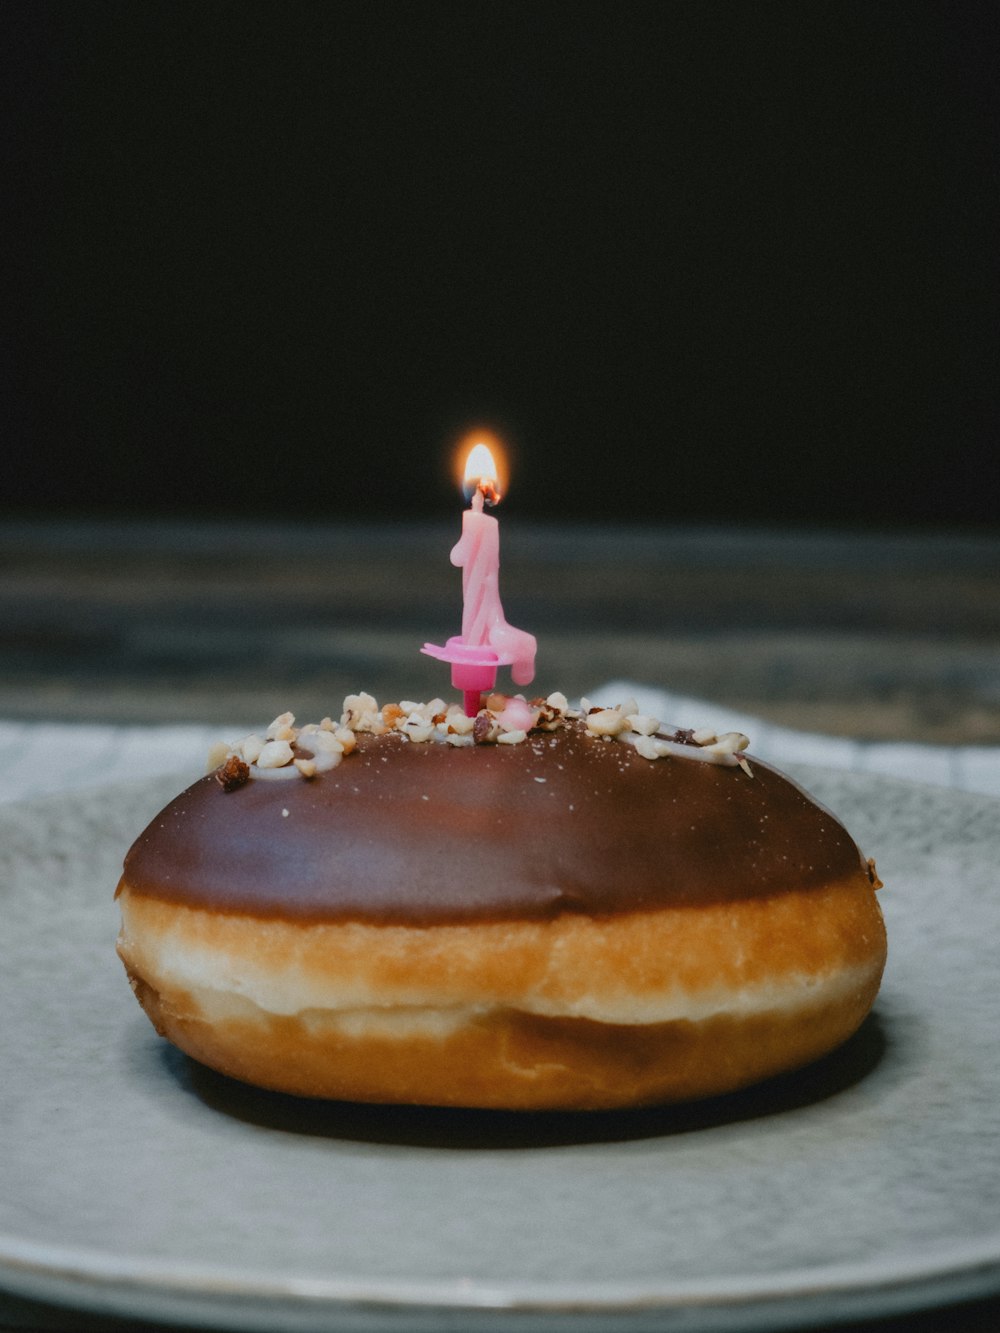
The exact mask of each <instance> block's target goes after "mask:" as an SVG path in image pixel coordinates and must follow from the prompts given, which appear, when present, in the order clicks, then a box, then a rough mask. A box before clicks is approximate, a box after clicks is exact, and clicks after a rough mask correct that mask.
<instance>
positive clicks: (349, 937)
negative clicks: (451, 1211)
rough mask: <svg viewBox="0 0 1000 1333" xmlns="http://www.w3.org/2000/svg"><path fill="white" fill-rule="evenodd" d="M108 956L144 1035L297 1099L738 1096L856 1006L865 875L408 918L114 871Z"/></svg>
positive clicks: (868, 954) (859, 1013)
mask: <svg viewBox="0 0 1000 1333" xmlns="http://www.w3.org/2000/svg"><path fill="white" fill-rule="evenodd" d="M118 902H119V905H120V907H121V912H122V927H121V932H120V935H119V939H118V952H119V955H120V957H121V959H122V961H123V963H124V964H125V968H126V970H127V972H128V976H129V980H130V982H131V984H132V987H133V989H134V991H135V994H136V996H137V998H138V1000H139V1002H140V1004H141V1005H142V1007H143V1008H144V1010H145V1011H146V1013H147V1014H148V1016H149V1018H150V1019H151V1020H152V1022H153V1024H154V1025H155V1027H156V1028H157V1030H158V1031H159V1032H160V1033H161V1034H162V1035H163V1036H165V1037H167V1038H168V1039H169V1040H170V1041H171V1042H173V1043H174V1044H175V1045H176V1046H178V1047H179V1048H180V1049H181V1050H183V1051H185V1052H186V1053H187V1054H188V1055H191V1056H193V1057H194V1058H195V1059H197V1060H199V1061H201V1062H202V1063H204V1064H206V1065H209V1066H210V1067H212V1068H214V1069H216V1070H218V1071H220V1072H222V1073H224V1074H227V1075H230V1076H231V1077H234V1078H237V1079H241V1080H244V1081H246V1082H248V1083H253V1084H256V1085H258V1086H261V1087H264V1088H271V1089H275V1090H278V1091H282V1092H287V1093H293V1094H296V1095H299V1096H305V1097H322V1098H337V1099H346V1100H358V1101H368V1102H395V1103H420V1104H426V1105H441V1106H467V1107H492V1108H506V1109H518V1110H539V1109H577V1110H588V1109H590V1110H596V1109H606V1108H614V1107H624V1106H640V1105H646V1104H652V1103H667V1102H675V1101H682V1100H689V1099H693V1098H699V1097H705V1096H710V1095H713V1094H716V1093H721V1092H727V1091H731V1090H734V1089H737V1088H740V1087H744V1086H747V1085H749V1084H751V1083H754V1082H757V1081H758V1080H760V1079H763V1078H766V1077H769V1076H771V1075H774V1074H777V1073H780V1072H783V1071H785V1070H788V1069H792V1068H795V1067H797V1066H800V1065H802V1064H805V1063H807V1062H809V1061H811V1060H813V1059H815V1058H817V1057H818V1056H820V1055H823V1054H825V1053H826V1052H828V1051H830V1050H831V1049H833V1048H834V1047H835V1046H837V1045H838V1044H840V1043H841V1042H843V1041H844V1040H846V1038H847V1037H849V1036H850V1035H851V1034H852V1033H853V1032H854V1031H855V1030H856V1029H857V1027H858V1026H859V1025H860V1023H861V1022H862V1020H863V1019H864V1017H865V1015H866V1014H867V1013H868V1011H869V1009H870V1008H871V1005H872V1003H873V1001H874V998H875V995H876V993H877V991H878V987H879V982H880V979H881V975H882V970H883V966H884V963H885V956H886V940H885V930H884V926H883V922H882V916H881V912H880V910H879V907H878V903H877V901H876V899H875V893H874V890H873V887H872V883H871V881H870V879H869V877H868V876H867V875H866V874H865V873H864V871H863V869H861V868H860V867H859V869H858V871H857V872H856V873H854V874H851V875H849V876H846V877H842V878H840V879H837V880H836V881H834V882H832V883H829V884H826V885H823V886H819V887H816V886H813V887H810V888H809V889H808V890H786V891H783V892H780V893H775V894H772V895H763V896H760V895H758V896H747V897H743V898H736V899H734V900H732V901H726V902H719V903H713V904H702V905H699V906H690V905H685V906H676V907H662V908H658V909H657V910H654V911H635V912H627V913H618V914H614V915H605V916H590V915H584V914H581V913H563V914H561V915H558V916H555V917H553V918H551V919H548V920H502V921H481V922H471V923H470V922H460V923H454V924H435V925H432V926H412V925H404V924H394V923H381V922H380V923H373V922H365V921H327V922H324V921H312V922H303V921H296V920H294V919H290V920H282V919H279V918H275V917H260V916H248V915H242V914H239V913H235V912H226V911H219V910H212V909H208V908H204V907H198V906H191V905H187V904H179V903H177V902H170V901H164V900H162V899H158V898H155V897H151V896H148V895H146V894H144V893H141V892H138V891H136V890H135V889H134V888H133V887H132V886H131V885H130V884H129V883H128V881H127V879H123V880H122V881H121V883H120V885H119V890H118Z"/></svg>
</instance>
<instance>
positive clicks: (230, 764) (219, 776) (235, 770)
mask: <svg viewBox="0 0 1000 1333" xmlns="http://www.w3.org/2000/svg"><path fill="white" fill-rule="evenodd" d="M215 777H216V781H217V782H219V783H220V784H221V786H222V790H223V791H236V789H237V788H238V787H242V786H243V784H244V783H245V782H248V781H249V780H250V765H249V764H246V763H244V762H243V760H242V759H241V758H240V757H239V755H236V754H231V755H230V756H229V758H228V759H227V760H226V762H225V763H224V764H223V765H222V767H221V768H220V769H218V771H217V772H216V774H215Z"/></svg>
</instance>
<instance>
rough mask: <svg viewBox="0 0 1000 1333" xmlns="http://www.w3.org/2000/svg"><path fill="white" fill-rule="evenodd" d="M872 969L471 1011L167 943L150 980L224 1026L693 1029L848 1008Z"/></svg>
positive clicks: (427, 994)
mask: <svg viewBox="0 0 1000 1333" xmlns="http://www.w3.org/2000/svg"><path fill="white" fill-rule="evenodd" d="M872 970H873V965H871V964H864V965H859V966H856V967H853V968H848V969H842V970H839V971H837V972H834V973H831V974H829V975H826V976H823V975H819V976H816V975H813V976H808V975H796V976H791V977H787V978H784V979H782V980H781V981H778V982H761V983H758V984H755V985H744V986H739V987H736V988H731V987H726V986H721V985H720V986H712V987H705V988H702V989H700V990H697V991H690V990H682V989H680V988H670V989H662V990H660V991H657V992H653V993H651V994H647V995H643V996H636V995H635V994H631V993H628V992H625V991H622V992H621V993H620V994H619V995H617V996H615V995H603V996H600V997H598V996H595V995H592V994H585V993H584V994H580V995H577V996H573V997H559V998H553V997H552V996H548V995H545V994H544V993H536V994H533V995H531V994H529V995H521V996H517V997H516V998H510V999H508V998H506V997H503V996H500V995H490V994H486V993H484V994H483V995H482V996H478V997H475V999H474V1000H472V1001H471V1002H456V1003H455V1004H449V1003H448V1002H444V1003H442V1002H441V999H440V994H439V992H437V991H435V989H434V988H433V987H431V986H428V987H426V988H416V987H413V986H411V987H407V988H399V989H397V990H396V991H395V992H394V993H393V994H392V995H391V996H389V997H387V996H386V995H385V994H384V993H380V994H375V993H374V991H373V989H372V988H371V987H369V986H367V985H366V984H364V983H363V982H361V981H359V980H357V979H355V980H353V981H352V980H347V979H338V978H337V977H330V978H323V979H322V980H317V979H315V978H313V977H307V976H305V975H303V974H301V973H297V972H296V971H295V970H294V969H287V970H285V971H282V972H277V973H274V974H270V973H267V974H265V973H264V972H263V971H260V970H256V969H254V968H253V966H252V964H251V965H248V964H247V963H246V962H245V961H243V960H241V961H240V962H239V964H238V965H237V964H233V963H227V961H226V960H225V959H222V958H220V957H219V956H218V955H216V954H211V953H210V952H209V951H205V950H198V949H196V948H190V947H187V946H185V947H184V948H183V949H182V948H179V947H177V946H176V945H175V944H174V943H173V942H171V941H165V942H164V944H163V947H162V948H161V949H160V950H158V951H157V954H156V958H155V968H154V973H155V974H154V975H152V976H149V977H147V980H149V981H151V982H152V983H153V984H154V985H160V984H163V985H165V986H166V987H167V988H168V989H169V988H174V987H178V988H180V989H183V990H187V991H190V992H192V993H194V994H195V995H196V996H197V997H198V1000H199V1003H200V1004H202V1005H203V1007H205V1008H210V1009H212V1010H213V1012H215V1013H217V1014H219V1015H220V1016H222V1015H223V1014H224V1013H225V1012H227V1011H228V1009H227V1007H231V1008H232V1012H233V1013H234V1014H235V1013H236V1012H237V1011H240V1010H242V1009H243V1007H244V1006H245V1005H250V1006H253V1008H255V1009H258V1010H261V1011H263V1012H265V1013H268V1014H273V1015H275V1016H278V1017H292V1016H296V1015H298V1016H303V1015H308V1014H310V1013H312V1014H322V1015H323V1017H324V1021H326V1020H327V1019H328V1018H331V1017H334V1016H336V1017H337V1019H338V1021H339V1022H342V1023H347V1024H351V1023H353V1024H361V1025H363V1026H365V1025H367V1026H370V1025H371V1024H372V1023H382V1022H391V1023H392V1024H393V1025H398V1023H401V1022H402V1023H411V1024H416V1025H417V1027H419V1028H421V1029H423V1028H426V1026H427V1024H432V1025H437V1026H440V1025H441V1024H444V1025H445V1027H449V1026H450V1027H457V1026H460V1025H461V1024H462V1023H464V1022H466V1021H468V1020H469V1018H471V1017H473V1016H476V1015H482V1014H485V1013H488V1012H490V1011H491V1010H499V1009H517V1010H520V1011H522V1012H525V1013H529V1014H536V1015H539V1016H543V1017H549V1018H585V1019H590V1020H591V1021H593V1022H598V1023H619V1024H626V1025H644V1024H652V1023H668V1022H677V1021H686V1022H691V1023H698V1022H702V1021H704V1020H705V1019H709V1018H713V1017H716V1016H718V1015H723V1014H729V1015H732V1016H734V1017H740V1018H746V1017H750V1016H752V1015H755V1014H763V1013H770V1012H782V1011H784V1012H790V1011H793V1010H796V1009H799V1008H801V1007H802V1006H803V1005H806V1006H809V1007H812V1006H820V1005H824V1004H829V1003H831V1002H833V1003H836V1002H837V1001H839V1000H841V999H846V998H847V997H848V996H849V995H850V994H852V993H854V992H856V991H857V990H858V989H861V988H863V987H865V986H866V985H868V984H869V982H870V980H871V976H872Z"/></svg>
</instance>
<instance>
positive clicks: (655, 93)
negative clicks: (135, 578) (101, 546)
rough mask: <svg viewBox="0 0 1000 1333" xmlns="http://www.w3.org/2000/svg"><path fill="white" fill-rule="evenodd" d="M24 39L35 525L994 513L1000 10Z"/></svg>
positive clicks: (284, 15) (927, 521)
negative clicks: (464, 456)
mask: <svg viewBox="0 0 1000 1333" xmlns="http://www.w3.org/2000/svg"><path fill="white" fill-rule="evenodd" d="M0 26H2V32H0V50H2V64H3V68H2V70H0V74H2V94H0V95H2V98H3V121H4V127H5V131H6V132H5V135H4V148H3V153H4V161H3V176H4V190H3V193H4V195H5V198H6V209H7V213H8V218H9V221H10V223H11V224H12V225H11V226H10V228H9V231H8V242H7V245H6V247H5V250H6V255H5V265H4V267H5V270H6V272H5V278H4V286H5V290H4V291H3V293H2V297H3V306H4V310H3V315H2V319H0V327H2V330H3V382H2V396H3V400H2V418H0V429H2V434H3V439H4V444H3V457H4V459H5V467H4V469H3V480H2V484H0V512H5V513H6V514H7V515H8V516H10V515H12V514H17V515H28V514H48V513H55V512H58V513H62V514H66V513H81V514H112V515H114V514H123V515H124V514H133V515H134V514H140V515H147V514H148V515H185V514H195V515H199V514H200V515H213V516H214V515H238V516H239V515H242V516H247V515H251V516H252V515H274V516H279V517H292V518H294V517H295V516H297V515H301V516H303V517H309V518H323V517H331V518H336V517H339V516H344V515H350V516H353V517H359V516H360V517H368V516H373V517H375V516H379V515H382V514H401V515H403V514H405V515H408V516H433V515H435V514H443V513H445V512H448V511H449V510H453V509H454V508H455V507H456V506H457V504H458V503H459V500H458V497H457V495H456V493H455V491H454V489H453V483H452V480H451V478H450V475H449V453H450V450H451V448H452V445H453V443H454V440H455V439H456V437H457V436H458V435H459V434H461V433H462V432H463V431H464V430H465V429H467V428H468V427H470V426H472V425H475V424H479V423H483V424H486V425H488V426H490V427H492V428H493V429H494V430H496V431H498V432H500V434H501V435H503V436H504V437H505V438H506V439H507V441H508V442H509V444H510V445H511V447H512V450H513V454H514V459H513V463H514V471H513V476H512V484H511V501H510V506H509V508H510V510H512V511H513V510H515V509H516V512H517V514H522V515H526V516H538V517H541V516H549V517H554V518H566V519H574V518H601V517H608V518H615V519H629V518H634V519H636V520H641V521H658V520H665V521H688V520H693V521H702V520H706V521H715V520H718V521H721V522H726V523H747V524H752V523H774V522H776V523H783V524H784V523H788V524H794V525H797V526H798V525H802V524H809V523H814V524H846V525H869V526H870V525H873V524H874V525H879V526H900V525H903V526H906V525H909V526H914V525H916V526H921V525H924V526H951V527H956V526H957V527H963V526H964V527H980V528H995V527H996V526H997V523H998V504H997V497H998V493H1000V487H998V480H1000V478H998V469H997V448H996V438H997V425H998V415H1000V414H998V404H997V391H996V365H997V352H998V350H1000V348H998V344H997V331H996V316H997V303H996V291H997V270H996V238H997V223H998V221H1000V218H998V212H1000V210H998V207H997V203H998V194H997V174H998V173H997V119H996V112H997V102H996V92H995V87H996V80H997V59H996V57H997V46H998V42H997V38H998V32H1000V6H997V5H996V4H995V3H992V2H991V3H979V2H977V0H963V2H962V3H954V4H950V3H939V4H927V3H895V4H888V3H878V2H872V0H864V3H819V2H816V3H801V2H800V3H783V4H772V3H755V4H721V3H711V2H710V0H708V2H706V0H700V2H699V3H692V4H687V3H684V4H671V3H663V2H661V3H645V2H641V0H636V2H632V3H629V2H628V0H620V2H619V3H608V4H604V3H592V2H589V0H588V2H585V3H579V2H578V3H572V2H571V0H570V2H567V3H563V4H560V5H555V4H547V3H520V2H519V0H517V2H514V3H511V2H510V0H493V2H492V3H488V4H484V3H480V2H479V0H465V2H464V3H457V4H453V3H450V2H449V3H416V4H413V3H406V4H404V3H377V2H375V0H367V2H366V3H361V4H344V3H338V4H327V3H315V4H312V3H277V2H276V3H273V4H260V3H249V2H248V0H244V2H243V3H223V2H221V0H216V2H212V0H198V3H187V2H185V0H180V2H175V3H165V2H163V0H141V2H140V3H136V0H125V3H107V2H103V0H94V2H92V3H71V2H67V3H63V4H59V3H53V2H52V0H31V2H30V3H10V0H8V3H6V4H4V6H3V8H2V10H0ZM515 496H516V504H515ZM510 516H511V517H514V514H513V513H511V515H510Z"/></svg>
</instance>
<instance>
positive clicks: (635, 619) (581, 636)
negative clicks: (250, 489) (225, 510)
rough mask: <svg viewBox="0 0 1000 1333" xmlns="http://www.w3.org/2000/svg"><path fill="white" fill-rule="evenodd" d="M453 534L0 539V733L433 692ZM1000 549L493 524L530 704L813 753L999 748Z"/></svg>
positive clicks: (846, 537) (450, 587)
mask: <svg viewBox="0 0 1000 1333" xmlns="http://www.w3.org/2000/svg"><path fill="white" fill-rule="evenodd" d="M456 537H457V530H456V526H455V525H449V524H445V523H442V524H416V523H406V524H403V523H400V524H383V525H375V524H355V525H346V524H340V525H336V526H330V527H320V526H315V525H305V524H303V525H295V526H292V525H287V524H286V525H279V524H265V523H242V524H235V523H229V524H225V523H218V524H203V523H202V524H183V523H169V524H168V523H159V524H149V523H138V522H130V523H124V522H122V523H117V524H116V523H110V522H108V523H34V524H30V523H17V524H13V523H8V524H7V525H6V527H0V718H19V719H39V720H49V721H51V720H80V721H108V722H111V721H118V722H180V721H196V722H216V721H227V722H229V721H244V720H245V721H246V722H247V723H248V724H252V725H259V724H260V721H261V719H267V720H269V719H270V718H271V717H273V716H275V715H276V714H277V713H279V712H282V711H284V710H285V709H287V708H290V709H291V710H292V711H293V712H295V713H296V714H298V715H299V716H303V717H304V716H306V715H308V716H313V715H315V714H317V713H318V714H319V715H320V716H322V715H323V714H324V713H327V712H331V711H332V709H333V708H335V707H339V704H340V701H341V700H342V698H343V696H344V694H346V693H349V692H354V691H358V690H361V689H365V690H368V691H369V692H370V693H372V694H374V695H376V697H377V698H379V700H380V701H381V700H383V699H390V698H393V699H397V698H399V697H401V696H404V697H409V698H416V699H426V698H432V697H434V696H435V695H437V694H445V693H447V692H448V681H447V669H446V668H445V667H443V666H442V665H441V664H440V663H437V662H435V661H433V660H432V659H430V658H428V657H425V656H423V655H422V654H421V653H420V652H419V649H420V646H421V645H422V644H423V642H424V641H425V640H428V639H430V640H433V641H436V642H443V641H444V639H445V638H447V636H448V635H450V634H453V633H457V632H458V630H459V628H460V624H459V617H460V606H461V592H460V575H459V573H458V571H457V570H455V569H453V568H452V566H451V565H450V563H449V561H448V552H449V550H450V547H451V545H452V543H453V541H454V540H455V538H456ZM998 575H1000V537H991V536H969V535H966V536H961V535H927V534H895V535H893V534H875V533H870V532H858V533H828V532H823V533H808V532H795V531H788V532H782V531H756V530H741V529H738V528H717V529H704V528H701V529H686V528H683V527H664V528H661V529H658V528H636V529H623V528H615V527H582V528H581V527H572V526H566V527H550V528H543V527H538V526H525V525H521V524H518V523H517V522H516V521H511V522H508V521H507V520H506V518H505V520H504V524H503V563H502V570H501V594H502V596H503V601H504V607H505V611H506V615H507V618H508V619H509V620H510V621H511V623H513V624H515V625H519V626H523V627H524V628H526V629H529V630H531V631H532V632H533V633H534V634H535V635H536V636H537V638H538V640H539V657H538V675H537V679H536V683H535V685H533V687H532V689H537V690H538V691H540V692H542V693H548V692H549V691H551V690H553V689H561V690H563V691H564V692H565V693H566V694H567V695H569V696H570V697H573V696H574V695H578V694H579V693H581V692H584V691H586V690H588V689H591V688H593V687H594V686H595V685H598V684H599V683H601V682H603V681H607V680H612V679H621V678H623V677H625V678H630V679H634V680H638V681H642V682H645V683H648V684H650V685H658V686H662V687H664V688H667V689H670V690H672V691H675V692H677V693H682V694H691V695H695V696H698V697H702V698H705V699H710V700H713V701H715V702H717V703H719V704H726V705H730V706H732V707H735V708H739V709H742V710H744V711H746V712H752V713H755V714H759V715H761V716H763V717H765V718H768V719H769V720H772V721H777V722H781V723H784V724H786V725H788V726H791V727H797V728H799V729H802V730H807V731H817V732H825V733H829V734H833V735H842V736H855V737H859V738H863V739H880V740H902V739H909V740H921V741H925V742H931V743H938V742H940V743H947V744H952V745H954V744H985V743H991V744H996V743H998V742H1000V577H998Z"/></svg>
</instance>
